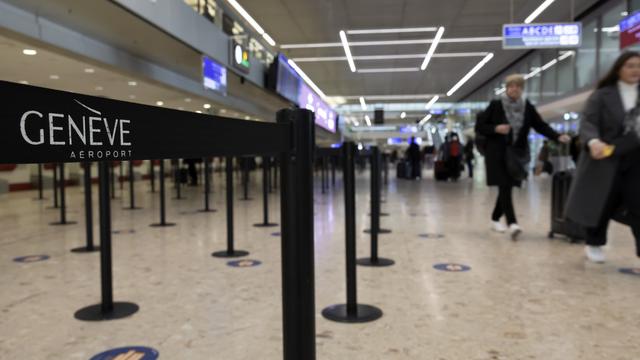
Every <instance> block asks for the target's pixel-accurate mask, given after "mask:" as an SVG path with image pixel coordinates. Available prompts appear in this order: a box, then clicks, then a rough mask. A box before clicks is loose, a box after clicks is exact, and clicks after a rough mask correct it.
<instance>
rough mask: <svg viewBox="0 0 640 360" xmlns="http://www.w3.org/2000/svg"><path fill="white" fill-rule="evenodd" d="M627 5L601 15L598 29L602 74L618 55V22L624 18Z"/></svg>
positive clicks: (623, 4)
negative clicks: (600, 23)
mask: <svg viewBox="0 0 640 360" xmlns="http://www.w3.org/2000/svg"><path fill="white" fill-rule="evenodd" d="M626 14H627V5H626V4H625V3H620V4H618V5H616V6H614V7H613V8H611V9H610V10H608V11H607V12H606V13H604V14H603V15H602V25H601V27H600V32H599V33H600V68H599V69H600V73H601V74H604V73H606V71H607V70H608V69H609V68H610V67H611V65H613V63H614V62H615V61H616V58H617V57H618V55H620V26H619V24H620V20H622V19H623V18H625V17H626Z"/></svg>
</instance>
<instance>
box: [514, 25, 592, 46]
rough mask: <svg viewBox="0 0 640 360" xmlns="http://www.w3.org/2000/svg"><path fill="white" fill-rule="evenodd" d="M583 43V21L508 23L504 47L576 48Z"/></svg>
mask: <svg viewBox="0 0 640 360" xmlns="http://www.w3.org/2000/svg"><path fill="white" fill-rule="evenodd" d="M581 44H582V23H579V22H577V23H555V24H506V25H503V26H502V48H503V49H539V48H574V47H580V45H581Z"/></svg>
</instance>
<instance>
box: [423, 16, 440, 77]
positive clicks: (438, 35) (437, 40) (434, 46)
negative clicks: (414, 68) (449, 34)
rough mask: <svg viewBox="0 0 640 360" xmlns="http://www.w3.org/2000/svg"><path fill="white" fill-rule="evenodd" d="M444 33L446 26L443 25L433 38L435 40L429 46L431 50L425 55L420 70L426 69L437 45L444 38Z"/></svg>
mask: <svg viewBox="0 0 640 360" xmlns="http://www.w3.org/2000/svg"><path fill="white" fill-rule="evenodd" d="M442 34H444V27H442V26H441V27H440V28H439V29H438V32H437V33H436V36H435V37H434V38H433V42H432V43H431V46H430V47H429V51H428V52H427V55H426V56H425V57H424V61H423V62H422V65H420V70H422V71H424V70H425V69H426V68H427V66H428V65H429V61H431V57H432V56H433V54H434V53H435V52H436V47H438V43H439V42H440V39H442Z"/></svg>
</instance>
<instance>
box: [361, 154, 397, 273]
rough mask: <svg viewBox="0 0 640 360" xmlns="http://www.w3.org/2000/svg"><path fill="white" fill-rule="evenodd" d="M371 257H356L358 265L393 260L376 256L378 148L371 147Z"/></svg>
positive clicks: (391, 263)
mask: <svg viewBox="0 0 640 360" xmlns="http://www.w3.org/2000/svg"><path fill="white" fill-rule="evenodd" d="M370 159H371V195H370V198H371V232H370V233H371V257H369V258H362V259H358V265H363V266H378V267H382V266H391V265H393V264H394V261H393V260H390V259H385V258H380V257H378V234H379V232H380V180H381V179H382V173H381V171H380V150H379V149H378V147H377V146H372V147H371V156H370Z"/></svg>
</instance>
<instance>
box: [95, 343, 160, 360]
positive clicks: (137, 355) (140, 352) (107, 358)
mask: <svg viewBox="0 0 640 360" xmlns="http://www.w3.org/2000/svg"><path fill="white" fill-rule="evenodd" d="M159 356H160V354H159V353H158V350H156V349H152V348H149V347H145V346H125V347H121V348H117V349H111V350H107V351H105V352H101V353H100V354H98V355H94V356H93V357H92V358H91V359H90V360H116V359H118V360H119V359H136V360H155V359H157V358H158V357H159Z"/></svg>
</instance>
